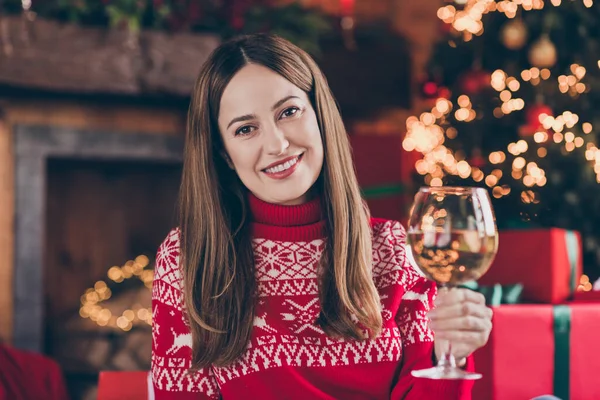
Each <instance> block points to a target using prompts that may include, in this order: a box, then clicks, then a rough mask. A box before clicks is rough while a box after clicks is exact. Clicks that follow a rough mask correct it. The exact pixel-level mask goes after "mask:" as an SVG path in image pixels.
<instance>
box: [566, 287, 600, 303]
mask: <svg viewBox="0 0 600 400" xmlns="http://www.w3.org/2000/svg"><path fill="white" fill-rule="evenodd" d="M572 302H573V303H600V291H598V290H592V291H589V292H575V294H574V295H573V300H572Z"/></svg>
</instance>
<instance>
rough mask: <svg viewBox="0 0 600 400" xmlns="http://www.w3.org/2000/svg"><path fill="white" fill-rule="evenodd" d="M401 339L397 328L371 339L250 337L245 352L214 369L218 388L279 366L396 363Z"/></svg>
mask: <svg viewBox="0 0 600 400" xmlns="http://www.w3.org/2000/svg"><path fill="white" fill-rule="evenodd" d="M401 358H402V340H401V337H400V332H399V330H398V328H392V329H384V332H383V333H382V335H381V336H379V337H378V338H377V339H374V340H364V341H345V340H332V339H329V338H327V337H326V336H324V335H323V336H322V337H312V336H308V337H302V336H296V335H267V336H260V337H257V338H253V340H252V342H251V345H250V346H249V348H248V351H247V352H246V354H245V355H244V357H242V358H241V359H240V360H238V361H236V362H235V363H234V364H232V365H231V366H228V367H222V368H214V373H215V376H216V378H217V380H218V381H219V384H220V385H224V384H225V383H227V382H228V381H230V380H232V379H235V378H240V377H242V376H245V375H248V374H251V373H255V372H260V371H264V370H267V369H270V368H276V367H281V366H289V367H336V366H345V365H356V364H368V363H374V362H398V361H399V360H400V359H401Z"/></svg>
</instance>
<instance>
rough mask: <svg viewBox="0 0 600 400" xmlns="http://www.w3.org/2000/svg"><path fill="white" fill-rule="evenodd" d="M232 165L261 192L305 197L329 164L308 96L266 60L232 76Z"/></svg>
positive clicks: (283, 199) (227, 106)
mask: <svg viewBox="0 0 600 400" xmlns="http://www.w3.org/2000/svg"><path fill="white" fill-rule="evenodd" d="M219 130H220V132H221V137H222V138H223V143H224V145H225V151H226V152H227V154H226V156H227V159H228V163H229V166H230V167H231V168H233V169H234V170H235V171H236V173H237V175H238V176H239V178H240V180H241V181H242V183H243V184H244V185H245V186H246V187H247V188H248V190H250V191H251V192H252V193H253V194H254V195H255V196H256V197H258V198H259V199H261V200H264V201H266V202H269V203H274V204H283V205H295V204H301V203H304V202H305V201H306V200H307V197H308V191H309V190H310V188H311V187H312V186H313V184H314V183H315V181H316V180H317V178H318V176H319V174H320V172H321V168H322V166H323V142H322V140H321V133H320V130H319V125H318V123H317V118H316V115H315V111H314V110H313V108H312V105H311V103H310V101H309V99H308V96H307V95H306V93H305V92H304V91H302V90H301V89H300V88H298V87H296V86H294V85H293V84H292V83H290V82H289V81H288V80H287V79H285V78H284V77H282V76H281V75H279V74H277V73H276V72H273V71H272V70H270V69H268V68H266V67H263V66H261V65H255V64H248V65H246V66H245V67H243V68H242V69H241V70H240V71H239V72H238V73H237V74H236V75H234V77H233V78H232V79H231V81H230V82H229V84H228V85H227V87H226V88H225V91H224V92H223V96H222V97H221V105H220V111H219Z"/></svg>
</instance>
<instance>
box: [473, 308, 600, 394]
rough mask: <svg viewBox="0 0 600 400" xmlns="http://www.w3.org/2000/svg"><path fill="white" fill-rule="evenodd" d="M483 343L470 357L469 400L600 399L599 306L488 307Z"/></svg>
mask: <svg viewBox="0 0 600 400" xmlns="http://www.w3.org/2000/svg"><path fill="white" fill-rule="evenodd" d="M493 324H494V328H493V330H492V333H491V335H490V338H489V341H488V343H487V344H486V346H484V347H483V348H481V349H479V350H478V351H476V352H475V354H474V358H475V365H476V369H477V372H480V373H481V374H482V375H483V378H482V379H480V380H478V381H477V382H475V386H474V388H473V399H474V400H515V399H523V400H526V399H532V398H534V397H536V396H541V395H544V394H546V395H547V394H553V395H554V396H557V397H558V398H560V399H561V400H597V399H600V385H596V384H595V378H594V377H595V376H596V375H597V371H600V357H599V354H598V353H599V350H597V347H596V346H597V336H598V333H597V332H599V331H600V304H570V305H555V306H553V305H529V304H527V305H525V304H517V305H502V306H498V307H494V317H493Z"/></svg>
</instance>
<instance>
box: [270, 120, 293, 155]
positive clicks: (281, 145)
mask: <svg viewBox="0 0 600 400" xmlns="http://www.w3.org/2000/svg"><path fill="white" fill-rule="evenodd" d="M264 133H265V134H264V138H265V139H264V140H265V142H264V148H265V151H266V152H267V153H268V154H269V155H274V156H278V155H280V154H283V153H284V152H285V151H286V150H287V148H288V147H290V142H289V141H288V140H287V138H286V136H285V133H284V132H283V131H282V130H281V129H279V128H278V127H277V126H272V127H270V128H268V129H265V130H264Z"/></svg>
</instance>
